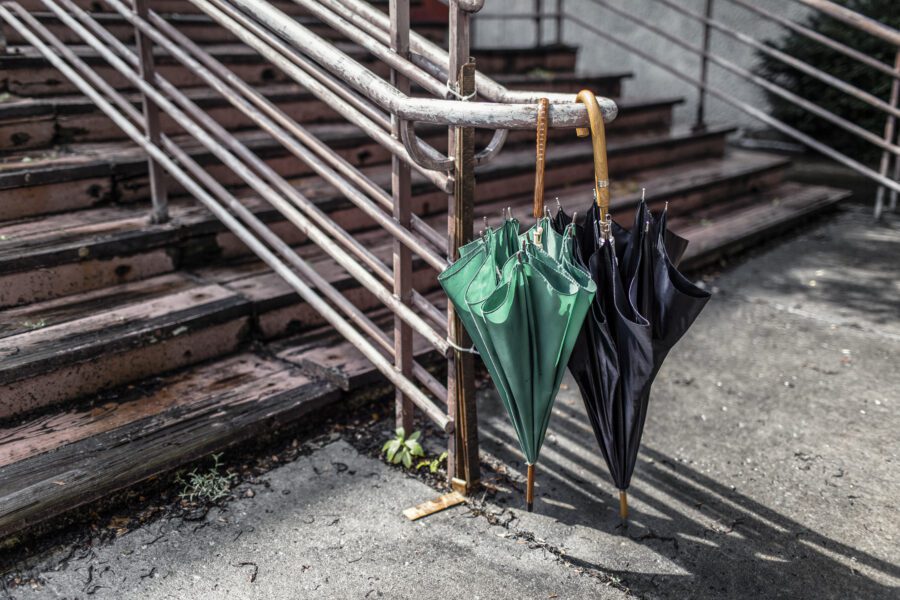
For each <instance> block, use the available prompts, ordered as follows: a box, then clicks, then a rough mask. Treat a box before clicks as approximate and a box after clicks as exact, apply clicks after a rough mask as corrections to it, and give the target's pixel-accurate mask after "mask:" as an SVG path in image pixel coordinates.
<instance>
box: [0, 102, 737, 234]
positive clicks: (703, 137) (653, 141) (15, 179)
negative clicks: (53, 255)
mask: <svg viewBox="0 0 900 600" xmlns="http://www.w3.org/2000/svg"><path fill="white" fill-rule="evenodd" d="M651 104H653V103H651ZM665 111H668V108H663V109H662V113H664V112H665ZM650 112H651V113H652V114H655V115H660V114H662V113H661V111H660V109H659V107H658V106H655V105H654V106H651V108H650ZM635 114H636V115H638V116H636V117H635V118H641V119H643V118H645V117H646V114H647V113H643V112H642V111H640V110H638V111H637V112H636V113H635ZM640 115H644V116H640ZM659 118H668V117H659ZM627 120H628V119H627V118H626V117H623V120H622V123H623V124H626V123H627ZM309 129H310V131H312V132H313V133H314V134H316V135H317V136H318V137H319V139H321V140H322V141H324V142H326V143H328V144H329V145H330V146H331V147H332V148H333V149H335V150H336V151H337V152H339V153H340V154H342V155H343V156H344V157H345V158H347V159H348V160H349V161H351V162H352V163H354V164H356V165H358V166H366V165H379V164H385V163H387V161H388V159H389V153H388V152H387V151H386V150H384V149H383V148H382V147H380V146H379V145H377V144H375V143H374V142H372V141H371V140H370V139H369V138H367V137H366V136H364V135H363V134H362V133H360V132H359V131H358V130H357V129H356V128H354V127H352V126H350V125H340V124H322V125H310V127H309ZM610 130H611V132H614V131H615V129H614V127H611V128H610ZM730 131H732V129H730V128H710V129H709V130H708V131H706V132H703V133H692V132H687V131H675V132H674V133H673V134H672V135H661V134H660V133H659V132H653V133H649V134H641V135H635V134H632V133H627V132H626V133H625V134H622V136H621V139H619V136H618V134H617V135H612V133H611V135H610V142H609V143H610V160H615V161H617V162H616V163H615V168H616V171H615V172H617V173H625V172H631V171H635V170H637V169H640V168H643V167H647V166H652V165H657V164H659V165H662V164H671V163H674V162H681V161H688V160H692V159H696V158H701V157H706V156H716V155H720V154H721V153H722V151H723V149H724V142H725V135H726V134H728V133H729V132H730ZM238 137H239V138H240V139H241V140H244V141H245V142H246V143H247V145H248V146H249V147H251V149H253V150H254V152H256V153H257V154H258V155H260V156H261V157H263V158H265V159H267V160H268V161H269V163H270V164H271V165H272V167H273V168H274V169H275V170H276V171H278V172H279V173H281V174H282V175H283V176H286V177H289V178H294V177H299V176H302V175H304V174H308V173H309V172H310V171H309V169H308V168H307V167H306V165H304V164H303V163H301V162H300V161H299V160H297V159H296V158H295V157H293V155H290V154H288V153H287V152H286V151H285V150H284V148H283V147H282V146H281V145H279V144H278V143H277V142H275V141H274V140H273V139H271V138H270V137H268V136H267V135H265V134H262V133H260V132H255V131H248V132H244V133H240V134H238ZM444 137H445V134H443V133H441V132H438V131H437V130H433V133H432V134H431V135H430V136H426V138H427V139H430V140H433V141H434V142H435V143H440V142H441V141H443V138H444ZM562 139H563V138H561V137H557V136H555V137H554V139H553V141H552V143H551V144H550V146H549V150H548V153H549V154H548V156H549V158H548V160H549V161H550V163H548V167H551V166H552V168H553V171H554V172H553V173H552V174H551V173H548V177H550V176H553V177H556V179H555V180H551V179H548V180H547V185H548V186H560V185H564V184H565V183H566V182H567V181H580V180H581V179H580V178H581V177H582V176H583V174H584V173H583V172H582V165H581V163H583V162H584V161H589V160H590V144H585V143H579V142H578V141H577V138H574V139H573V138H571V137H570V138H568V141H567V142H565V143H561V142H562ZM532 146H533V142H531V141H529V142H528V143H527V144H525V148H527V150H521V151H520V150H517V149H516V148H510V149H505V150H504V151H503V152H502V153H500V155H499V156H498V157H497V159H495V160H494V161H493V162H492V163H491V164H489V165H486V166H485V167H483V168H482V169H481V170H480V171H479V189H480V190H482V191H479V194H487V195H488V196H491V195H493V194H496V193H505V194H507V195H509V194H515V193H520V192H523V191H525V190H527V185H528V184H527V183H526V182H525V180H524V179H523V180H522V181H521V182H520V183H519V185H518V187H517V188H507V187H506V186H503V185H500V186H499V187H498V186H494V187H493V190H494V191H491V188H490V187H488V188H485V186H489V184H490V182H489V181H487V179H496V178H506V177H509V176H512V175H517V176H521V177H525V174H526V172H527V171H528V169H529V168H530V167H528V164H529V163H530V164H532V165H533V163H534V158H533V156H531V157H529V156H528V154H529V153H530V154H532V155H533V153H534V151H533V148H532ZM184 148H185V150H186V151H188V152H189V153H191V154H192V155H193V156H194V157H195V158H196V159H197V160H198V162H200V163H201V164H206V165H209V167H208V169H209V171H210V172H211V173H212V174H213V175H214V176H215V177H216V178H217V179H218V180H219V181H221V182H222V183H224V184H226V185H238V186H239V185H240V184H241V183H242V182H241V180H240V179H239V178H238V177H237V176H236V175H235V174H234V173H232V172H231V171H230V170H229V169H226V168H225V167H224V166H222V165H219V164H216V163H214V162H213V157H212V156H211V155H210V154H209V153H208V152H206V151H205V150H204V149H202V148H200V147H198V145H197V144H196V143H190V144H186V145H185V146H184ZM675 149H677V152H674V151H673V150H675ZM564 165H565V166H566V169H565V172H564V173H561V172H560V170H559V169H557V166H559V167H560V168H562V166H564ZM610 168H611V169H612V168H613V167H612V166H611V167H610ZM146 170H147V162H146V160H145V158H144V154H143V152H142V151H141V150H140V149H139V148H137V147H136V146H134V145H130V144H124V143H97V144H83V145H78V144H75V145H72V146H69V147H63V148H60V149H58V150H52V151H47V152H33V153H27V152H23V153H20V154H19V155H14V156H11V157H9V158H8V159H7V162H5V163H0V221H2V220H9V219H17V218H23V217H30V216H37V215H42V214H48V213H54V212H62V211H66V210H73V209H79V208H87V207H91V206H97V205H102V204H105V203H109V202H112V201H117V202H125V203H127V202H134V201H137V200H141V199H146V197H147V194H148V187H149V186H148V182H147V178H146ZM482 174H483V175H482ZM483 179H484V180H485V181H484V183H483V184H482V180H483ZM171 190H172V191H173V195H175V193H176V192H177V190H178V187H177V186H176V185H175V184H174V183H173V184H172V186H171ZM435 197H437V196H435ZM482 197H484V196H482Z"/></svg>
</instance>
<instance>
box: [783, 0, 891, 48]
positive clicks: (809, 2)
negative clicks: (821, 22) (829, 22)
mask: <svg viewBox="0 0 900 600" xmlns="http://www.w3.org/2000/svg"><path fill="white" fill-rule="evenodd" d="M793 2H796V3H797V4H802V5H803V6H806V7H807V8H812V9H814V10H817V11H819V12H820V13H823V14H826V15H828V16H829V17H832V18H833V19H837V20H838V21H841V22H842V23H845V24H847V25H850V26H851V27H855V28H856V29H859V30H860V31H864V32H866V33H868V34H869V35H874V36H875V37H877V38H881V39H882V40H884V41H886V42H888V43H889V44H893V45H894V46H900V31H897V30H896V29H894V28H893V27H889V26H887V25H885V24H884V23H880V22H878V21H876V20H875V19H870V18H869V17H867V16H865V15H862V14H860V13H858V12H856V11H855V10H850V9H849V8H847V7H846V6H841V5H840V4H835V3H834V2H831V1H830V0H793Z"/></svg>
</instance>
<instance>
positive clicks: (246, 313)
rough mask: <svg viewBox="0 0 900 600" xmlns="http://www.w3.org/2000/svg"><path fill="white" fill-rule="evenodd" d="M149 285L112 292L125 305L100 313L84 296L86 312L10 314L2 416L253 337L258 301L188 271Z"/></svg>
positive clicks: (0, 371) (0, 378)
mask: <svg viewBox="0 0 900 600" xmlns="http://www.w3.org/2000/svg"><path fill="white" fill-rule="evenodd" d="M142 284H143V282H142ZM142 284H127V285H132V286H136V287H138V288H140V289H138V290H121V289H119V290H112V291H113V293H118V294H123V293H124V294H126V302H125V303H124V304H120V305H118V306H115V307H109V308H107V309H106V310H104V311H102V312H97V311H94V310H93V309H92V305H91V304H90V303H87V302H84V301H82V302H81V309H82V310H81V314H80V315H78V316H77V317H76V318H69V319H61V322H59V323H54V322H53V320H52V318H51V317H43V316H41V313H42V312H43V311H42V310H40V309H41V308H43V307H38V308H39V310H37V311H31V313H30V314H31V316H30V317H28V318H27V319H23V320H21V321H19V322H16V321H9V319H16V318H17V317H20V318H21V317H22V316H23V315H19V314H17V313H15V312H14V311H11V312H9V313H7V312H4V316H3V320H4V323H5V327H4V329H6V330H8V331H10V332H11V335H7V336H5V337H3V339H2V341H0V357H2V360H0V419H3V418H8V417H10V416H12V415H16V414H21V413H24V412H29V411H33V410H36V409H40V408H43V407H45V406H48V405H52V404H58V403H60V402H64V401H67V400H70V399H73V398H77V397H80V396H83V395H86V394H92V393H96V392H97V391H99V390H102V389H107V388H110V387H114V386H116V385H121V384H122V383H125V382H128V381H133V380H136V379H140V378H142V377H147V376H150V375H153V374H156V373H160V372H164V371H166V370H170V369H173V368H177V367H180V366H184V365H189V364H193V363H196V362H200V361H202V360H205V359H207V358H210V357H212V356H219V355H222V354H225V353H228V352H233V351H234V350H236V349H237V347H238V345H239V344H240V343H242V342H243V341H245V340H246V339H247V336H248V334H249V319H250V309H251V304H250V302H249V301H247V300H246V299H245V298H243V297H242V296H241V295H240V294H237V293H235V292H233V291H231V290H228V289H227V288H224V287H222V286H218V285H189V286H186V284H185V281H184V276H183V275H170V276H167V278H166V280H165V281H163V282H154V284H155V285H154V284H150V285H149V287H142ZM143 285H144V286H146V284H143ZM160 286H161V287H162V288H163V289H162V290H161V289H160ZM167 287H168V288H170V289H166V288H167ZM129 292H131V294H129ZM142 292H143V293H142ZM57 308H58V307H57ZM50 312H52V311H49V310H48V314H49V313H50ZM58 314H59V313H57V315H58ZM72 316H74V315H72V314H71V312H70V313H69V317H72ZM57 318H59V317H58V316H57ZM48 319H50V320H49V321H48ZM23 330H24V331H23Z"/></svg>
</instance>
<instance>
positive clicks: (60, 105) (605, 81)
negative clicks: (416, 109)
mask: <svg viewBox="0 0 900 600" xmlns="http://www.w3.org/2000/svg"><path fill="white" fill-rule="evenodd" d="M621 77H623V75H619V74H610V75H597V76H593V77H590V78H584V79H583V80H582V81H584V82H585V83H584V87H588V85H589V84H590V85H591V89H594V90H597V93H605V92H601V91H599V90H602V89H604V88H606V89H608V90H609V91H610V92H616V94H615V95H618V90H619V89H620V88H621V84H620V83H619V81H620V79H621ZM519 80H520V81H525V82H529V81H530V82H531V84H528V83H524V84H523V85H522V88H528V89H536V90H544V89H546V90H548V91H555V89H554V88H557V87H559V86H558V85H557V84H556V83H555V82H553V81H552V80H547V79H545V78H542V77H524V76H523V77H520V78H519ZM256 90H257V91H258V92H260V93H261V94H263V95H265V96H266V97H267V98H268V99H269V100H271V101H272V102H273V103H275V104H276V105H277V106H278V107H279V108H280V109H281V110H283V111H284V112H286V113H287V114H288V115H289V116H290V117H291V118H293V119H294V120H295V121H297V122H298V123H303V124H305V125H306V124H311V123H322V122H340V121H341V120H342V118H341V117H340V116H339V115H338V114H337V113H336V112H335V111H334V110H332V109H331V107H329V106H328V105H327V104H326V103H324V102H320V101H319V100H318V99H317V98H316V97H315V96H313V95H312V94H310V93H308V92H306V91H305V90H304V88H302V87H300V86H299V85H296V84H293V83H275V84H264V85H257V86H256ZM183 91H184V93H185V94H186V95H187V96H188V97H189V98H190V99H191V100H193V101H194V102H196V103H197V104H198V105H199V106H200V107H202V108H203V109H204V110H205V111H206V112H207V113H208V114H209V115H210V116H211V117H213V118H214V119H216V121H217V122H219V123H220V124H221V125H222V126H224V127H226V128H227V129H228V130H229V131H235V130H239V129H246V128H249V127H253V123H252V121H251V120H250V119H249V118H247V117H246V116H245V115H244V114H243V113H241V112H240V111H239V110H237V109H235V108H233V107H232V106H231V104H230V103H229V102H228V101H227V100H226V99H225V98H223V97H222V96H220V95H219V94H218V93H217V92H215V91H213V90H211V89H209V88H204V87H197V88H186V89H184V90H183ZM565 91H574V92H577V91H578V90H577V89H574V88H570V89H568V90H565ZM606 95H611V94H610V93H606ZM126 97H127V98H128V99H129V100H130V101H131V102H132V104H134V105H135V106H136V107H139V106H140V102H141V99H140V95H139V94H137V93H134V92H131V93H127V94H126ZM678 101H680V99H677V98H658V99H651V100H646V99H643V100H638V99H627V100H624V101H623V102H622V107H621V108H620V110H621V113H620V117H619V119H618V121H617V122H616V125H615V129H616V131H622V130H625V129H629V128H632V129H635V128H637V127H638V126H641V127H655V128H658V129H659V128H665V127H668V126H669V124H670V123H671V111H670V109H671V106H673V105H674V104H675V103H677V102H678ZM639 117H640V120H638V118H639ZM162 127H163V130H164V131H165V132H167V133H170V134H171V133H178V132H180V131H181V128H180V127H178V126H177V125H176V124H175V123H174V122H173V121H172V119H171V118H168V117H167V116H166V115H163V116H162ZM120 139H125V136H124V135H123V134H122V132H121V130H120V129H119V128H118V127H117V126H115V125H114V124H113V122H112V121H111V120H109V119H108V118H107V117H106V116H105V115H104V114H103V113H102V112H101V111H100V110H98V109H97V108H96V106H95V105H94V104H93V103H92V102H91V101H90V100H88V99H87V98H85V97H84V96H80V95H75V94H62V95H57V96H44V97H29V98H20V97H10V98H8V99H7V100H6V101H4V102H2V103H0V151H4V150H5V151H22V150H33V149H43V148H48V147H51V146H54V145H64V144H72V143H85V142H99V141H111V140H120Z"/></svg>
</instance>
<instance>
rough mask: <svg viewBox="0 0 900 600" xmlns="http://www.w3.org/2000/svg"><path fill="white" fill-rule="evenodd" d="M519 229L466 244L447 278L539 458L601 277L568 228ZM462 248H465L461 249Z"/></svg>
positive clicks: (529, 454)
mask: <svg viewBox="0 0 900 600" xmlns="http://www.w3.org/2000/svg"><path fill="white" fill-rule="evenodd" d="M538 224H539V225H541V226H542V229H543V231H542V236H541V242H542V244H541V246H538V245H537V244H536V243H535V241H534V233H535V228H532V229H530V230H528V231H527V232H525V233H524V234H521V235H520V234H519V223H518V221H516V220H514V219H507V220H506V222H505V223H504V224H503V225H502V226H501V227H500V228H497V229H488V230H487V231H486V232H485V234H484V236H483V237H482V238H480V239H479V240H476V241H475V242H472V243H470V244H468V245H467V246H466V250H465V252H462V251H461V256H460V259H459V260H457V261H456V262H455V263H454V264H452V265H451V266H450V267H449V268H448V269H447V270H445V271H444V272H443V273H442V274H441V275H440V276H439V277H438V280H439V281H440V283H441V285H442V286H443V288H444V290H445V291H446V292H447V296H448V297H449V299H450V301H451V302H452V303H453V305H454V307H455V308H456V311H457V314H458V315H459V317H460V320H461V321H462V323H463V326H464V327H465V328H466V331H467V332H468V333H469V336H470V337H471V338H472V341H473V343H474V345H475V348H476V349H477V350H478V352H479V354H480V355H481V358H482V360H483V361H484V363H485V366H486V367H487V369H488V372H489V373H490V375H491V378H492V380H493V381H494V384H495V385H496V386H497V390H498V392H499V394H500V398H501V401H502V402H503V405H504V407H505V408H506V411H507V413H508V414H509V417H510V420H511V421H512V424H513V427H514V428H515V430H516V434H517V437H518V438H519V443H520V446H521V448H522V453H523V454H524V455H525V459H526V461H527V462H528V464H534V463H535V462H536V461H537V459H538V455H539V453H540V448H541V444H542V443H543V441H544V435H545V433H546V431H547V424H548V423H549V420H550V414H551V409H552V407H553V401H554V400H555V398H556V394H557V392H558V390H559V385H560V383H561V382H562V377H563V374H564V373H565V369H566V364H567V363H568V360H569V356H570V355H571V353H572V348H573V347H574V344H575V340H576V338H577V336H578V332H579V331H580V329H581V325H582V323H583V321H584V318H585V316H586V315H587V311H588V308H589V307H590V303H591V301H592V300H593V297H594V294H595V293H596V284H594V282H593V281H592V280H591V278H590V276H589V275H588V274H587V273H585V272H584V271H583V270H581V268H580V267H578V266H577V265H576V263H575V262H574V261H573V260H570V258H571V244H566V243H565V236H566V234H567V233H568V232H566V233H564V234H563V235H560V234H558V233H556V232H554V231H553V230H552V228H551V227H550V224H549V222H546V223H540V222H539V223H538ZM461 250H462V249H461Z"/></svg>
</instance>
